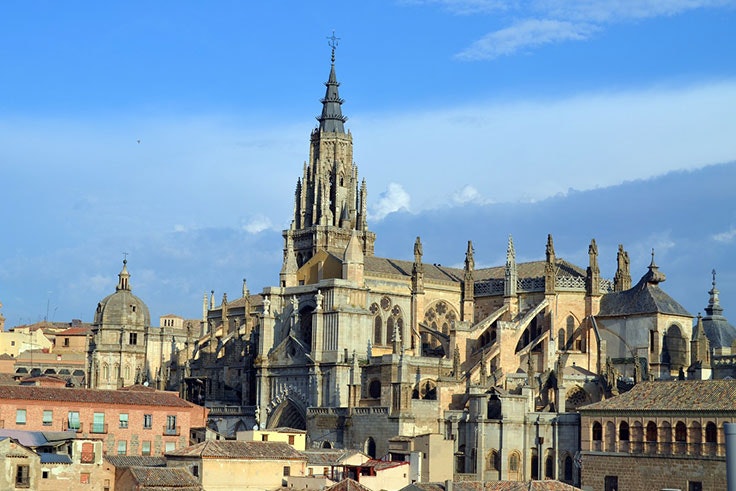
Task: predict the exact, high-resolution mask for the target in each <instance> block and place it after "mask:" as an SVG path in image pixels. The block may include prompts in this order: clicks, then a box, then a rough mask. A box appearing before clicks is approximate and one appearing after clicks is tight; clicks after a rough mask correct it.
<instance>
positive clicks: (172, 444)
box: [164, 442, 176, 452]
mask: <svg viewBox="0 0 736 491" xmlns="http://www.w3.org/2000/svg"><path fill="white" fill-rule="evenodd" d="M164 448H165V449H166V452H173V451H174V450H176V442H166V447H164Z"/></svg>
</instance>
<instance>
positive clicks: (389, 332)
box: [386, 317, 394, 344]
mask: <svg viewBox="0 0 736 491" xmlns="http://www.w3.org/2000/svg"><path fill="white" fill-rule="evenodd" d="M393 342H394V318H393V317H389V318H388V319H386V344H391V343H393Z"/></svg>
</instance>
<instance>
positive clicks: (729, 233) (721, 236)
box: [711, 226, 736, 244]
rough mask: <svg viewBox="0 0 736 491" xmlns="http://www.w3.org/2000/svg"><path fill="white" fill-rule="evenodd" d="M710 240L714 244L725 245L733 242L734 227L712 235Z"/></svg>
mask: <svg viewBox="0 0 736 491" xmlns="http://www.w3.org/2000/svg"><path fill="white" fill-rule="evenodd" d="M711 238H712V239H713V240H715V241H716V242H723V243H725V244H728V243H731V242H733V241H734V239H736V227H734V226H731V228H730V229H729V230H726V231H725V232H720V233H717V234H713V235H712V236H711Z"/></svg>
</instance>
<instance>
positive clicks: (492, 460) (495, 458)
mask: <svg viewBox="0 0 736 491" xmlns="http://www.w3.org/2000/svg"><path fill="white" fill-rule="evenodd" d="M487 467H488V468H489V469H490V470H492V471H500V470H501V457H500V455H499V454H498V452H496V451H495V450H491V451H490V452H489V453H488V463H487Z"/></svg>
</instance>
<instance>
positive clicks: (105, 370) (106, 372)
mask: <svg viewBox="0 0 736 491" xmlns="http://www.w3.org/2000/svg"><path fill="white" fill-rule="evenodd" d="M102 380H104V381H105V382H109V381H110V365H108V364H107V363H103V364H102Z"/></svg>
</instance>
